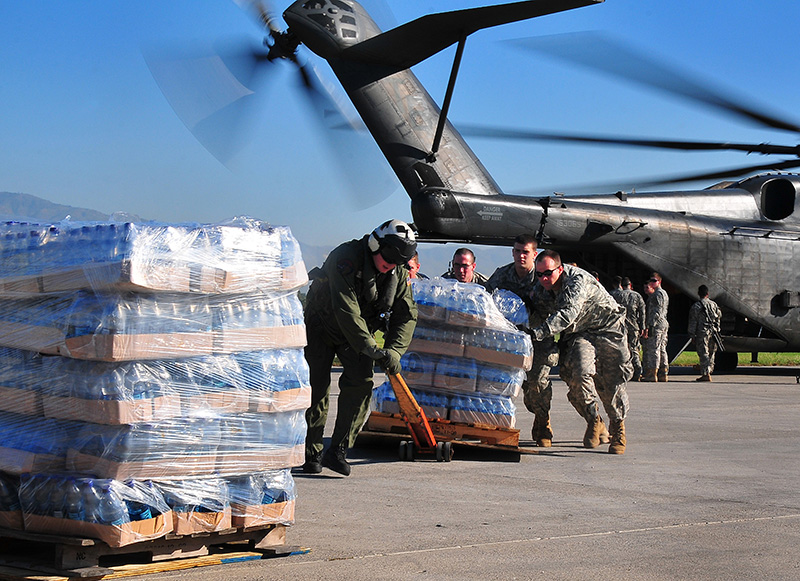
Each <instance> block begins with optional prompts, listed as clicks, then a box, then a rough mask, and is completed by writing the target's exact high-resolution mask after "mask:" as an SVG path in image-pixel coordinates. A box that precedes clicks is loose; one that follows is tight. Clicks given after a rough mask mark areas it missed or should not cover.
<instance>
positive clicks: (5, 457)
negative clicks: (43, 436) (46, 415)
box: [0, 446, 64, 475]
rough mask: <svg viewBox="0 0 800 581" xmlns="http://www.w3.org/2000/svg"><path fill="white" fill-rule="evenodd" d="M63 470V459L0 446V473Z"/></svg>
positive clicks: (17, 473)
mask: <svg viewBox="0 0 800 581" xmlns="http://www.w3.org/2000/svg"><path fill="white" fill-rule="evenodd" d="M63 470H64V457H63V456H52V455H50V454H34V453H33V452H26V451H25V450H17V449H16V448H3V447H2V446H0V471H2V472H8V473H9V474H16V475H19V474H25V473H26V472H61V471H63Z"/></svg>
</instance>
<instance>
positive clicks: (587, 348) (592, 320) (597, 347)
mask: <svg viewBox="0 0 800 581" xmlns="http://www.w3.org/2000/svg"><path fill="white" fill-rule="evenodd" d="M535 272H536V277H537V278H538V283H537V285H536V287H535V288H534V291H533V296H532V299H533V302H534V305H535V309H536V310H537V311H539V310H543V311H545V312H546V313H548V314H549V315H548V317H547V319H546V320H545V321H543V322H542V323H541V324H539V325H538V326H536V327H534V328H533V329H531V330H530V334H531V336H532V337H533V339H534V340H535V341H543V340H545V339H547V338H552V337H553V336H555V335H556V334H559V333H560V334H561V340H560V345H561V354H560V359H561V379H563V380H564V381H565V382H566V384H567V386H568V387H569V393H568V398H569V401H570V403H572V405H573V407H575V409H576V410H577V411H578V413H579V414H580V415H581V416H582V417H583V418H584V419H585V420H586V432H585V433H584V436H583V445H584V446H585V447H587V448H596V447H597V446H599V445H600V441H601V440H600V436H601V434H602V432H603V429H604V424H603V420H602V418H601V417H600V413H599V410H598V406H597V400H596V397H597V396H599V397H600V400H601V401H602V402H603V407H604V408H605V410H606V413H607V414H608V416H609V419H610V421H611V430H610V431H611V444H610V446H609V448H608V452H609V453H610V454H623V453H624V452H625V446H626V437H625V423H624V420H625V416H626V415H627V412H628V394H627V391H626V384H627V382H628V380H629V379H630V377H631V363H630V353H629V352H628V344H627V341H626V339H625V309H624V308H623V307H622V306H621V305H619V304H617V303H616V301H614V299H613V298H611V295H609V294H608V292H607V291H606V290H605V289H604V288H603V287H602V285H601V284H600V283H599V282H598V281H597V280H596V279H595V278H594V277H592V275H590V274H589V273H588V272H586V271H585V270H582V269H580V268H578V267H574V266H571V265H562V263H561V256H559V254H558V253H557V252H555V251H553V250H545V251H543V252H541V253H540V254H539V255H538V256H537V257H536V271H535Z"/></svg>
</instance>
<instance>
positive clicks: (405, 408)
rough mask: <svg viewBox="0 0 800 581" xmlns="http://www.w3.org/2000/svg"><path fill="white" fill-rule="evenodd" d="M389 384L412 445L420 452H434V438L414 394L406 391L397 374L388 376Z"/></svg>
mask: <svg viewBox="0 0 800 581" xmlns="http://www.w3.org/2000/svg"><path fill="white" fill-rule="evenodd" d="M387 376H388V377H389V383H391V385H392V389H393V390H394V395H395V397H396V398H397V403H398V405H399V407H400V414H401V415H402V416H403V421H404V422H405V423H406V426H408V432H409V433H410V434H411V438H412V439H413V441H414V445H415V446H416V447H417V449H418V450H420V451H421V452H435V451H436V438H435V437H434V435H433V431H432V430H431V425H430V423H429V422H428V418H427V417H426V416H425V411H424V410H423V409H422V408H421V407H420V406H419V404H418V403H417V400H416V399H415V398H414V394H413V393H411V390H410V389H408V385H406V382H405V380H404V379H403V377H402V376H401V375H400V374H399V373H395V374H389V373H387Z"/></svg>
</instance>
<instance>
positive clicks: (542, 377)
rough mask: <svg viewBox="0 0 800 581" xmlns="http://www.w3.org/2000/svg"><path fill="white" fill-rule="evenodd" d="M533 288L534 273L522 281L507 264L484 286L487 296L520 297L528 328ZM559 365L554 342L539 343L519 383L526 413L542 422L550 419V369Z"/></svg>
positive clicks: (532, 314)
mask: <svg viewBox="0 0 800 581" xmlns="http://www.w3.org/2000/svg"><path fill="white" fill-rule="evenodd" d="M535 285H536V274H535V271H534V270H531V272H530V273H529V274H528V275H527V276H524V277H522V278H520V277H518V276H517V271H516V270H515V269H514V263H513V262H512V263H511V264H506V265H505V266H501V267H499V268H498V269H497V270H495V271H494V274H492V276H490V277H489V280H488V281H487V283H486V285H485V286H486V290H487V291H489V292H492V291H494V290H495V289H503V290H507V291H511V292H512V293H514V294H515V295H517V296H518V297H520V298H521V299H522V300H523V301H524V302H525V305H526V306H527V307H528V320H529V325H531V326H533V325H534V320H538V319H535V313H532V312H531V306H530V296H531V292H533V288H534V286H535ZM556 365H558V347H557V345H556V342H555V339H554V338H553V337H550V338H548V339H546V340H544V341H541V342H534V345H533V364H532V365H531V369H530V371H528V372H527V374H526V378H525V381H524V382H523V383H522V395H523V402H524V403H525V407H526V408H527V409H528V411H529V412H531V413H532V414H534V415H535V416H539V417H541V418H548V417H549V416H550V402H551V401H552V400H553V382H552V381H550V377H549V376H550V368H551V367H554V366H556Z"/></svg>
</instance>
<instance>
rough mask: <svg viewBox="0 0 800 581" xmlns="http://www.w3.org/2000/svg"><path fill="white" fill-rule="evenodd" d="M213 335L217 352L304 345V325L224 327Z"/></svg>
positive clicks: (291, 347) (288, 347)
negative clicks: (250, 327)
mask: <svg viewBox="0 0 800 581" xmlns="http://www.w3.org/2000/svg"><path fill="white" fill-rule="evenodd" d="M217 333H218V336H217V337H215V342H214V344H215V350H216V352H217V353H236V352H239V351H260V350H262V349H295V348H298V349H299V348H301V347H305V346H306V327H305V325H286V326H283V327H260V328H257V329H225V330H223V331H218V332H216V333H215V334H217Z"/></svg>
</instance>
